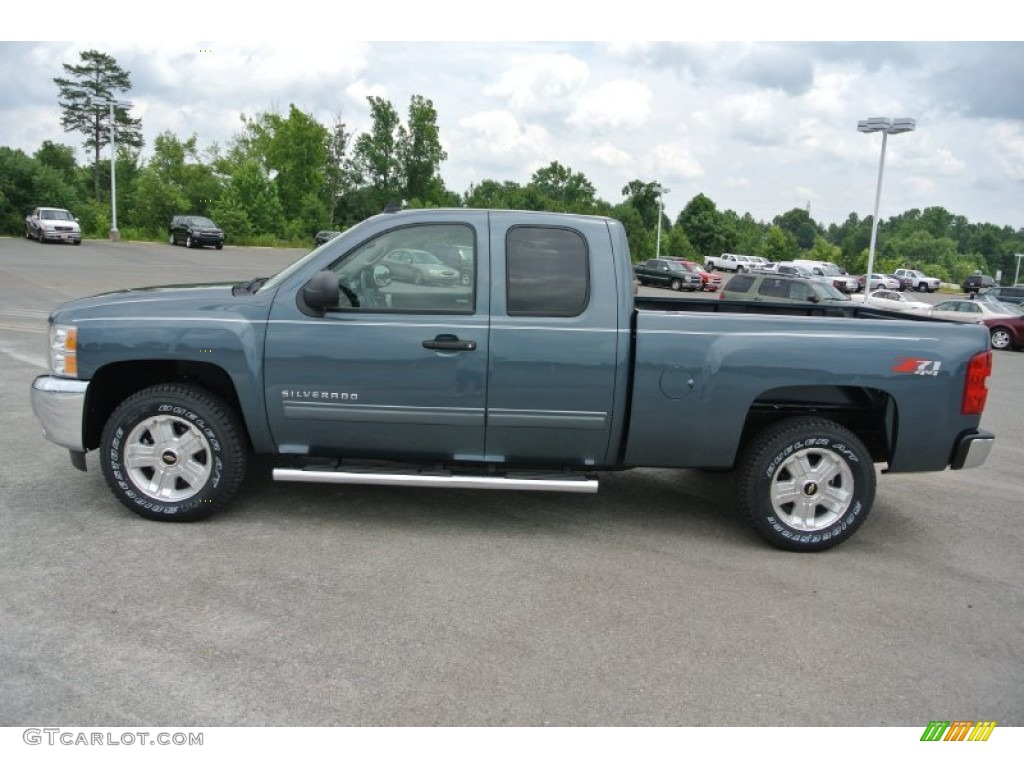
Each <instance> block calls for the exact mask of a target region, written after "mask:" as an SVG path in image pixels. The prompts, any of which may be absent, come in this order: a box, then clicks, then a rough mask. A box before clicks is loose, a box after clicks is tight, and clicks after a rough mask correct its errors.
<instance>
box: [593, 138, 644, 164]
mask: <svg viewBox="0 0 1024 768" xmlns="http://www.w3.org/2000/svg"><path fill="white" fill-rule="evenodd" d="M587 154H588V155H589V156H590V157H592V158H593V159H594V160H596V161H597V162H599V163H601V164H602V165H604V166H607V167H609V168H615V169H622V170H626V169H632V168H634V167H635V166H636V160H635V159H634V158H633V156H632V155H631V154H630V153H629V152H626V151H625V150H622V149H619V148H618V147H616V146H614V145H612V144H609V143H607V142H605V143H604V144H598V145H597V146H596V147H593V148H592V149H591V150H590V152H588V153H587Z"/></svg>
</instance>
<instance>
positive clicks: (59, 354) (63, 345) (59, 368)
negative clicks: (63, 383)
mask: <svg viewBox="0 0 1024 768" xmlns="http://www.w3.org/2000/svg"><path fill="white" fill-rule="evenodd" d="M50 371H51V372H52V373H53V374H54V375H55V376H68V377H70V378H75V377H77V376H78V328H77V327H76V326H74V325H57V324H56V323H54V324H53V325H51V326H50Z"/></svg>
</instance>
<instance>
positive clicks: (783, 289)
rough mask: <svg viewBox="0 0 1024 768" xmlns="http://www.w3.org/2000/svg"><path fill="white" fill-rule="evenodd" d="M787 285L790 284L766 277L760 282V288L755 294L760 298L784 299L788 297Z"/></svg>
mask: <svg viewBox="0 0 1024 768" xmlns="http://www.w3.org/2000/svg"><path fill="white" fill-rule="evenodd" d="M789 285H790V283H789V281H788V280H780V279H779V278H777V277H766V278H765V279H764V280H763V281H762V282H761V286H760V287H759V288H758V289H757V293H758V295H760V296H770V297H771V298H775V299H785V298H788V297H789V292H788V290H789Z"/></svg>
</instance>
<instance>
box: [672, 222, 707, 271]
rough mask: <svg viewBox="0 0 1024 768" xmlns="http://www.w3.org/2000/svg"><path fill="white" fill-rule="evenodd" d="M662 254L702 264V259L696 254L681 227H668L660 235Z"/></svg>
mask: <svg viewBox="0 0 1024 768" xmlns="http://www.w3.org/2000/svg"><path fill="white" fill-rule="evenodd" d="M661 250H662V253H664V254H666V255H671V256H677V257H679V258H681V259H688V260H690V261H696V262H697V263H699V264H703V263H704V257H703V256H701V255H700V254H699V253H697V251H696V249H695V248H694V247H693V244H692V243H691V242H690V240H689V238H687V237H686V233H685V232H684V231H683V229H682V227H669V228H668V229H667V230H663V231H662V233H661Z"/></svg>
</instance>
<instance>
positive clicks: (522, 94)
mask: <svg viewBox="0 0 1024 768" xmlns="http://www.w3.org/2000/svg"><path fill="white" fill-rule="evenodd" d="M589 77H590V67H589V66H587V64H586V63H584V62H583V61H581V60H580V59H578V58H576V57H575V56H571V55H569V54H565V53H563V54H546V55H541V56H533V57H530V58H527V59H524V60H522V61H520V62H519V63H517V64H516V65H515V66H514V67H512V68H511V69H507V70H506V71H505V72H503V73H502V75H501V77H500V79H499V80H498V82H497V84H495V85H493V86H491V87H489V88H487V89H485V93H486V94H487V95H489V96H498V97H500V98H503V99H506V101H507V104H508V106H509V108H511V109H512V110H514V111H516V112H522V113H524V114H526V115H536V114H549V113H552V112H560V111H563V110H565V109H566V106H567V101H568V100H569V99H571V97H572V96H573V95H574V94H575V93H576V91H577V90H578V89H579V88H580V87H581V86H583V85H584V84H586V82H587V79H588V78H589Z"/></svg>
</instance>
